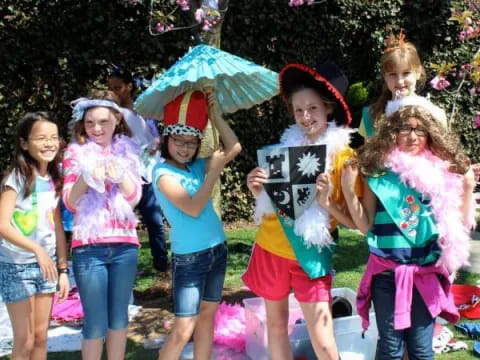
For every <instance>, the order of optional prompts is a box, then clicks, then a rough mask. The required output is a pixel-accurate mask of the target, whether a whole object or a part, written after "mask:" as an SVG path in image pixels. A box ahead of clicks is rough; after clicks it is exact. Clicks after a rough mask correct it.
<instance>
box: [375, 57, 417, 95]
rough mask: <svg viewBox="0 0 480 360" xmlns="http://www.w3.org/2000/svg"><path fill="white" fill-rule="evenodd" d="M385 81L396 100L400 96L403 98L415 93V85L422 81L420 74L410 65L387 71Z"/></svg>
mask: <svg viewBox="0 0 480 360" xmlns="http://www.w3.org/2000/svg"><path fill="white" fill-rule="evenodd" d="M383 79H384V80H385V84H386V85H387V88H388V90H390V92H391V93H392V99H394V98H396V97H398V96H401V97H403V96H407V95H412V94H413V93H415V85H416V84H417V81H418V79H420V73H418V72H417V71H415V70H414V69H412V68H411V66H409V65H408V64H399V65H397V66H396V67H395V68H393V69H391V70H390V71H386V72H385V73H384V74H383Z"/></svg>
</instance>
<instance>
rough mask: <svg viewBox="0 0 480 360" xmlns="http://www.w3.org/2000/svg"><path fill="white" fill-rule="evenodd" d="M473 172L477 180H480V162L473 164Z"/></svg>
mask: <svg viewBox="0 0 480 360" xmlns="http://www.w3.org/2000/svg"><path fill="white" fill-rule="evenodd" d="M472 169H473V174H474V175H475V181H477V182H478V181H480V163H477V164H472Z"/></svg>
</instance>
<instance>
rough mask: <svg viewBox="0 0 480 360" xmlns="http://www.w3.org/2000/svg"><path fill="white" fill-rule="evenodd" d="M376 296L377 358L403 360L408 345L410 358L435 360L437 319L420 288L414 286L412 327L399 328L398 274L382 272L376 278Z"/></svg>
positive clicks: (373, 290)
mask: <svg viewBox="0 0 480 360" xmlns="http://www.w3.org/2000/svg"><path fill="white" fill-rule="evenodd" d="M372 299H373V305H374V306H375V315H376V320H377V328H378V335H379V339H378V343H377V354H376V357H375V359H376V360H396V359H398V360H401V359H403V353H404V349H405V345H406V347H407V352H408V358H409V360H433V350H432V340H433V330H434V325H435V319H434V318H432V316H431V315H430V312H429V311H428V309H427V306H426V305H425V303H424V302H423V300H422V297H421V296H420V294H419V293H418V291H417V289H416V288H414V289H413V296H412V308H411V327H410V328H408V329H405V330H395V329H394V326H393V320H394V309H395V275H394V273H388V274H384V273H382V274H379V275H376V276H375V277H374V279H373V284H372Z"/></svg>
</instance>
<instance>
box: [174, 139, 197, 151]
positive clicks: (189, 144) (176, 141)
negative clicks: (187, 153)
mask: <svg viewBox="0 0 480 360" xmlns="http://www.w3.org/2000/svg"><path fill="white" fill-rule="evenodd" d="M172 140H173V143H174V144H175V146H178V147H184V146H186V147H187V149H191V150H193V149H196V148H197V147H198V140H197V141H195V140H194V141H185V140H181V139H179V138H176V137H173V136H172Z"/></svg>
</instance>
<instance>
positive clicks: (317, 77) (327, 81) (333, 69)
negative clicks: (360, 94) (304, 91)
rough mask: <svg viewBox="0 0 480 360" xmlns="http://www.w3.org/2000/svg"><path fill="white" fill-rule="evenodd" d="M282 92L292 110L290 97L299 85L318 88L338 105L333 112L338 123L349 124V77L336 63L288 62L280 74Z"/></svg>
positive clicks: (324, 95) (350, 119)
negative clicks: (308, 64)
mask: <svg viewBox="0 0 480 360" xmlns="http://www.w3.org/2000/svg"><path fill="white" fill-rule="evenodd" d="M279 81H280V93H281V94H282V97H283V100H284V101H285V103H286V104H287V107H288V108H289V110H291V108H290V107H291V106H290V103H289V101H288V99H289V98H290V96H291V95H292V92H293V91H294V90H295V89H298V87H299V86H306V87H310V88H313V89H315V90H317V91H318V92H319V93H320V94H321V95H322V96H323V97H325V98H326V99H328V100H331V101H332V102H334V103H335V104H337V106H336V107H335V110H334V112H333V114H332V117H333V118H334V119H335V121H336V123H337V124H338V125H344V126H348V125H349V124H350V122H351V121H352V115H351V114H350V110H349V108H348V105H347V102H346V101H345V98H344V94H345V93H346V91H347V88H348V79H347V77H346V76H345V74H344V73H343V71H342V70H341V69H340V68H339V67H338V66H337V65H335V64H334V63H332V62H327V63H324V64H322V65H320V66H316V67H309V66H307V65H303V64H288V65H286V66H285V67H284V68H283V69H282V70H281V71H280V75H279Z"/></svg>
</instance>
